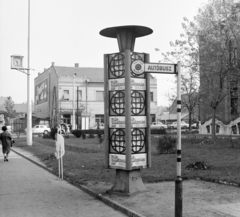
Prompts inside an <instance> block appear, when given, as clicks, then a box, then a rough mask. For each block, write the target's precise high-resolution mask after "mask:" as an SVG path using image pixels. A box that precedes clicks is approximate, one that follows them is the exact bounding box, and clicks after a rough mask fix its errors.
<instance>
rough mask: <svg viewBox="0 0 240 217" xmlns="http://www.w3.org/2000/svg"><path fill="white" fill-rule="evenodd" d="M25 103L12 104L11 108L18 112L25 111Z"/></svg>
mask: <svg viewBox="0 0 240 217" xmlns="http://www.w3.org/2000/svg"><path fill="white" fill-rule="evenodd" d="M27 107H28V105H27V103H22V104H14V107H13V109H14V110H15V111H16V112H17V113H19V112H22V113H27Z"/></svg>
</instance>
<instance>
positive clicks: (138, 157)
mask: <svg viewBox="0 0 240 217" xmlns="http://www.w3.org/2000/svg"><path fill="white" fill-rule="evenodd" d="M131 164H132V167H143V168H146V166H147V155H146V153H142V154H132V158H131ZM109 165H110V166H111V167H112V168H123V169H124V168H125V167H126V155H122V154H109Z"/></svg>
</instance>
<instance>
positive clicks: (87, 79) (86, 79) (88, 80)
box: [84, 75, 90, 130]
mask: <svg viewBox="0 0 240 217" xmlns="http://www.w3.org/2000/svg"><path fill="white" fill-rule="evenodd" d="M84 78H85V82H86V117H85V129H86V130H87V120H88V118H87V112H88V107H87V101H88V89H87V86H88V82H90V79H89V78H87V76H86V75H85V76H84ZM88 121H89V120H88Z"/></svg>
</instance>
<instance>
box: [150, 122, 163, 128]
mask: <svg viewBox="0 0 240 217" xmlns="http://www.w3.org/2000/svg"><path fill="white" fill-rule="evenodd" d="M150 127H151V129H167V125H166V124H163V123H162V122H153V123H152V124H151V126H150Z"/></svg>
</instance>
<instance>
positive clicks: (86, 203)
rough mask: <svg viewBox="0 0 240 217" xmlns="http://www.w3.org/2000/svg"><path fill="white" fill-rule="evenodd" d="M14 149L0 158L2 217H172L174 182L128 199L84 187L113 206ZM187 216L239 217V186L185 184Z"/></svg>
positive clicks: (152, 185) (98, 185)
mask: <svg viewBox="0 0 240 217" xmlns="http://www.w3.org/2000/svg"><path fill="white" fill-rule="evenodd" d="M0 148H1V146H0ZM13 150H14V151H17V152H18V153H19V154H16V153H14V152H13V151H12V152H11V155H10V158H9V162H3V157H2V156H0V171H1V175H0V216H1V215H2V214H4V216H9V217H18V216H19V217H22V216H24V217H25V216H26V217H32V216H34V217H48V216H59V217H62V216H68V217H72V216H73V217H75V216H80V217H88V216H91V217H94V216H98V217H101V216H106V217H107V216H111V217H112V216H114V217H115V216H116V217H118V216H125V215H124V214H122V213H119V212H118V211H116V210H114V209H112V208H111V207H115V208H116V209H117V210H121V211H122V212H123V213H126V214H127V215H128V216H131V217H143V216H146V217H147V216H151V217H160V216H161V217H173V216H174V200H175V184H174V182H170V181H169V182H160V183H145V186H146V188H147V191H146V192H141V193H138V194H136V195H132V196H130V197H122V196H118V195H108V194H104V193H105V192H106V190H109V186H110V185H109V183H108V184H107V185H106V183H96V182H95V183H91V182H89V183H88V185H87V186H81V187H80V188H81V189H83V190H84V191H85V192H88V193H89V194H90V195H93V196H94V197H95V198H98V199H100V200H102V201H104V202H105V203H106V204H108V205H110V206H111V207H108V206H107V205H105V204H103V203H102V202H101V201H99V200H97V199H95V198H94V197H92V196H90V195H89V194H86V193H84V192H82V191H81V190H80V189H79V188H77V187H74V186H72V185H70V184H69V183H68V182H66V181H60V180H59V179H58V177H56V176H55V175H53V174H51V173H50V172H49V171H48V170H49V169H47V168H46V166H45V165H43V164H42V163H41V162H40V161H39V160H38V159H37V158H36V157H35V156H33V155H31V154H30V153H28V152H25V151H23V150H22V149H20V148H17V147H14V148H13ZM21 156H22V157H21ZM25 158H27V159H28V160H26V159H25ZM37 165H38V166H37ZM110 184H111V183H110ZM103 194H104V196H103ZM183 216H184V217H205V216H206V217H240V188H239V187H236V186H228V185H223V184H216V183H212V182H205V181H199V180H186V181H184V182H183Z"/></svg>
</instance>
